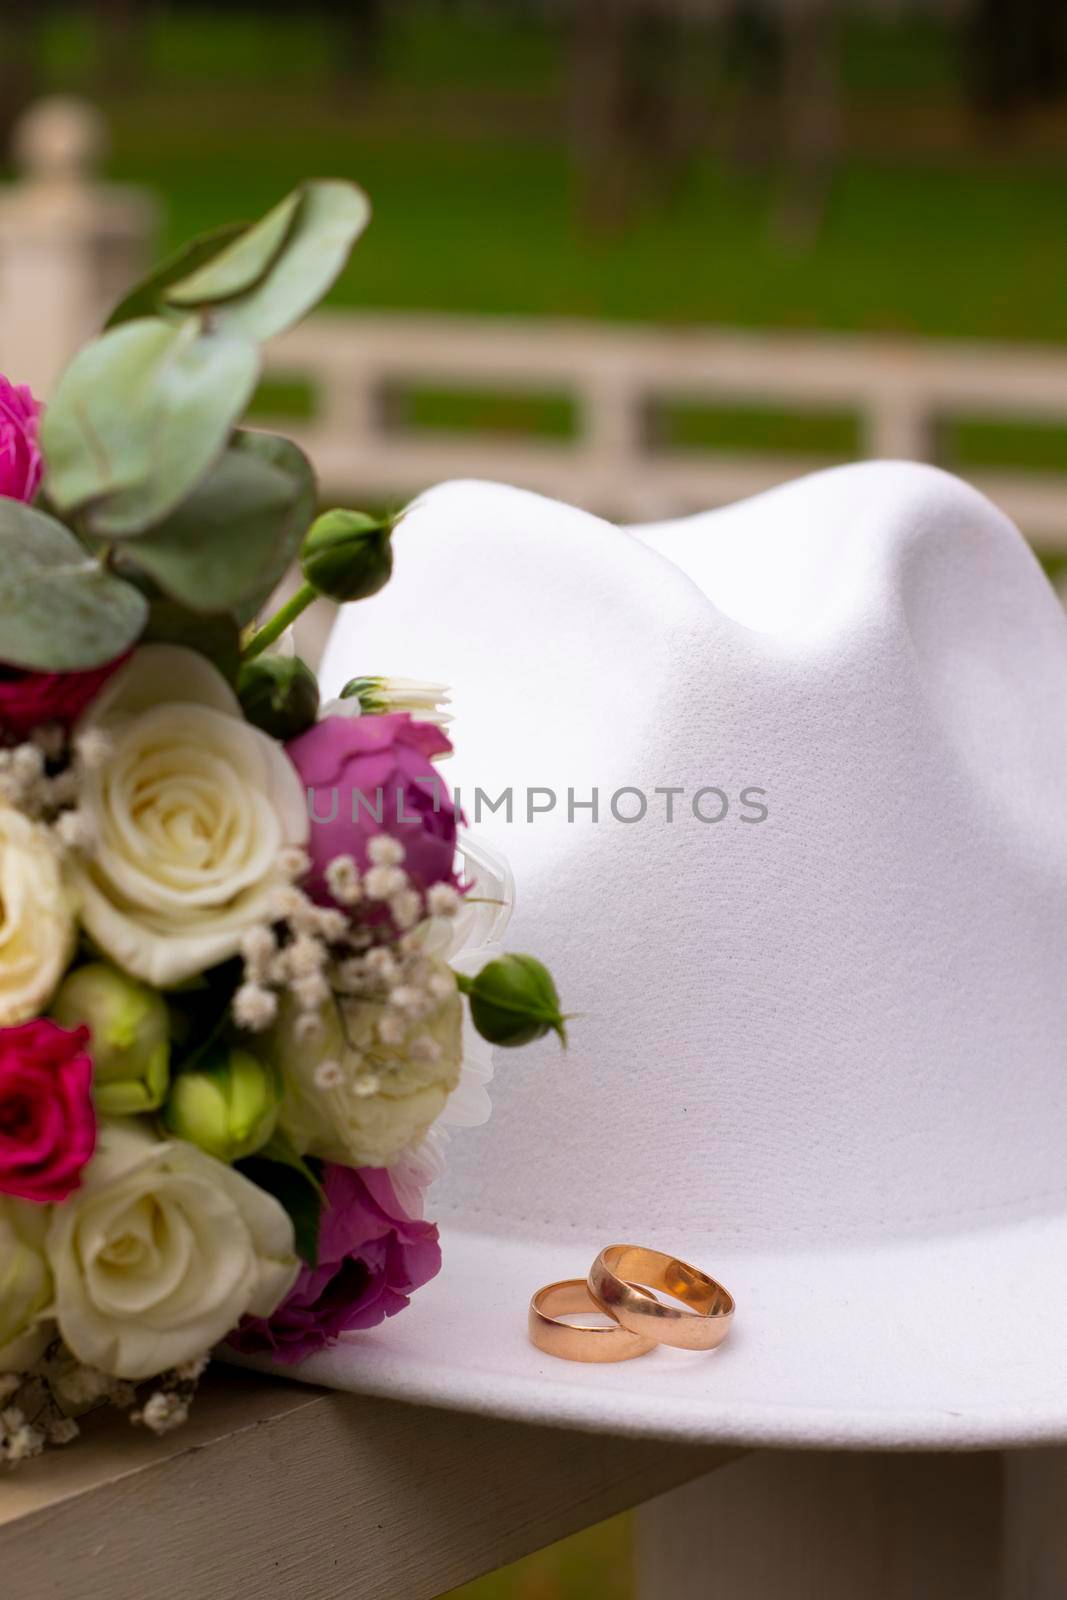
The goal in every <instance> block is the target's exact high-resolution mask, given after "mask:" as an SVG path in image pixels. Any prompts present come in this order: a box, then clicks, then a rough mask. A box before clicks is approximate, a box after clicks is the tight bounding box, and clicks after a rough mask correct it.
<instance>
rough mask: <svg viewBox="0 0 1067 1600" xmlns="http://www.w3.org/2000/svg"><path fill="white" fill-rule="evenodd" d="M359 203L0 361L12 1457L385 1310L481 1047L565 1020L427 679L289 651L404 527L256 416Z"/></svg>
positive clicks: (470, 1091)
mask: <svg viewBox="0 0 1067 1600" xmlns="http://www.w3.org/2000/svg"><path fill="white" fill-rule="evenodd" d="M368 214H369V213H368V206H367V202H366V200H365V199H364V197H363V195H362V194H361V193H360V192H359V191H358V190H357V189H355V188H354V187H352V186H351V185H348V184H345V183H340V182H317V183H308V184H305V185H303V186H302V187H301V188H300V189H299V190H297V191H296V192H295V193H294V194H292V195H290V196H289V197H288V198H287V199H286V200H284V201H283V202H282V203H281V204H280V205H279V206H277V207H276V208H275V209H274V210H273V211H271V212H270V213H269V214H268V215H267V216H266V217H265V218H263V220H262V221H261V222H259V223H257V224H255V225H254V226H251V227H234V228H228V229H225V230H223V231H221V232H219V233H216V234H214V235H211V236H210V237H207V238H204V239H201V240H199V241H197V242H196V243H195V244H193V245H192V246H191V247H190V248H188V249H187V250H185V251H184V252H183V253H182V254H181V255H180V256H179V257H178V258H177V259H175V260H173V261H171V262H170V263H169V264H168V265H166V266H165V267H164V268H162V269H161V270H160V271H158V272H157V273H156V274H155V275H154V276H153V277H152V278H150V279H149V280H148V281H147V282H145V283H144V284H142V285H141V286H140V287H139V288H137V289H136V290H135V291H134V292H133V293H132V294H131V295H130V296H129V297H128V298H127V299H126V300H125V301H124V302H123V303H122V304H121V305H120V306H119V307H118V308H117V309H116V311H115V312H114V313H113V315H112V317H111V319H110V322H109V324H108V327H107V329H106V330H105V332H104V333H103V335H102V336H101V337H100V338H99V339H97V340H96V341H95V342H94V343H92V344H90V345H89V346H88V347H87V348H86V349H84V350H83V351H82V352H81V353H80V354H79V355H78V356H77V357H76V359H75V360H74V361H73V363H72V364H71V366H70V367H69V369H68V370H67V371H66V373H65V374H64V376H63V377H62V379H61V381H60V383H59V385H58V388H57V390H56V393H55V396H54V398H53V399H52V401H51V403H50V404H49V406H48V407H47V409H45V410H43V411H42V408H41V407H40V406H39V405H38V404H37V402H36V401H35V400H34V398H33V396H32V395H31V394H30V393H29V391H28V390H27V389H26V388H16V387H14V386H12V385H11V384H10V383H8V382H7V380H0V496H2V498H0V1460H3V1461H7V1462H14V1461H18V1460H21V1459H24V1458H25V1457H27V1456H30V1455H34V1454H36V1453H37V1452H38V1451H39V1450H41V1449H42V1448H43V1447H44V1445H45V1444H46V1443H57V1444H58V1443H65V1442H67V1441H68V1440H69V1439H71V1438H73V1437H74V1435H75V1434H76V1433H77V1423H76V1422H75V1421H74V1420H73V1419H74V1417H76V1416H77V1415H78V1414H79V1413H80V1412H81V1411H83V1410H84V1409H86V1408H87V1407H89V1406H92V1405H94V1404H97V1403H100V1402H103V1401H110V1402H112V1403H114V1404H116V1405H119V1406H121V1407H124V1408H127V1409H128V1410H129V1412H130V1415H131V1416H132V1418H133V1419H134V1420H135V1421H139V1422H141V1423H143V1424H145V1425H146V1426H148V1427H150V1428H152V1429H154V1430H155V1431H157V1432H164V1431H166V1430H167V1429H168V1428H170V1427H173V1426H175V1425H177V1424H178V1423H180V1422H181V1421H182V1420H184V1418H185V1416H186V1414H187V1411H188V1406H189V1403H190V1400H191V1398H192V1395H193V1392H194V1390H195V1387H196V1383H197V1380H198V1378H199V1376H200V1374H201V1373H202V1371H203V1369H204V1367H205V1365H206V1363H207V1360H208V1358H209V1355H210V1353H211V1351H212V1349H213V1348H214V1347H215V1346H216V1345H218V1344H219V1343H221V1342H223V1341H228V1342H229V1344H230V1345H231V1346H232V1347H234V1348H236V1349H237V1350H238V1351H243V1352H253V1353H264V1354H266V1355H268V1356H270V1357H271V1358H272V1359H274V1360H277V1361H282V1362H287V1361H296V1360H299V1359H301V1358H302V1357H304V1356H305V1355H307V1354H309V1353H311V1352H312V1351H314V1350H316V1349H319V1348H322V1347H323V1346H324V1345H326V1344H328V1343H329V1342H330V1341H332V1340H334V1339H336V1338H337V1337H338V1336H339V1335H341V1334H343V1333H346V1332H350V1331H352V1330H358V1329H362V1328H368V1327H371V1326H372V1325H374V1324H375V1323H377V1322H379V1321H380V1320H381V1319H382V1318H383V1317H386V1316H391V1315H392V1314H393V1313H395V1312H397V1311H400V1310H401V1309H402V1308H403V1307H404V1306H406V1304H407V1302H408V1297H409V1295H410V1294H411V1292H412V1291H413V1290H414V1289H416V1288H418V1287H419V1286H420V1285H421V1284H423V1283H425V1282H426V1281H427V1280H428V1279H429V1278H431V1277H432V1276H433V1275H434V1273H435V1272H436V1271H437V1270H438V1267H439V1265H440V1252H439V1248H438V1242H437V1231H436V1229H435V1228H434V1226H433V1225H432V1224H431V1223H430V1222H428V1221H427V1220H425V1219H424V1217H423V1205H422V1197H423V1193H424V1191H425V1188H426V1185H427V1184H428V1182H429V1181H430V1179H431V1178H432V1177H433V1176H434V1175H435V1173H436V1171H437V1167H438V1163H439V1159H440V1145H441V1140H442V1133H441V1130H442V1127H443V1126H446V1125H447V1124H448V1123H449V1122H450V1121H451V1122H455V1123H461V1124H462V1123H473V1122H477V1121H479V1120H481V1119H482V1118H483V1117H484V1115H485V1113H486V1109H487V1108H486V1098H485V1088H484V1085H485V1081H486V1079H487V1078H488V1076H489V1071H490V1067H489V1064H488V1062H487V1060H486V1055H485V1052H486V1051H487V1049H488V1044H498V1045H519V1044H523V1043H526V1042H529V1041H531V1040H533V1039H536V1038H539V1037H541V1036H543V1035H544V1034H545V1033H547V1032H548V1031H549V1030H555V1031H556V1032H557V1033H558V1034H559V1035H560V1037H561V1038H562V1036H563V1018H562V1017H561V1015H560V1009H559V1002H558V999H557V996H556V992H555V988H554V986H553V983H552V980H551V978H550V976H549V974H548V973H547V971H546V970H545V968H544V967H543V966H541V965H540V963H539V962H537V961H536V960H535V959H534V958H532V957H530V956H520V955H508V954H505V953H503V952H502V951H501V950H500V948H499V944H498V940H499V935H500V932H501V931H502V928H503V925H504V923H505V922H506V918H507V914H508V906H509V896H510V885H509V879H508V875H507V869H506V867H504V866H503V865H502V864H501V863H499V862H496V861H494V860H493V859H492V858H491V857H489V856H488V855H487V854H486V853H485V852H483V851H481V850H479V849H478V848H477V847H476V846H475V845H473V844H472V843H467V844H462V843H461V842H460V839H461V835H460V833H459V825H460V823H461V820H462V819H461V818H460V817H458V816H457V814H456V812H455V810H454V808H453V805H452V802H451V800H450V798H449V795H448V791H447V789H446V787H445V786H444V784H443V782H442V780H441V777H440V773H439V768H438V765H437V763H438V762H439V761H440V760H441V758H443V757H444V756H446V755H447V754H448V753H449V751H450V749H451V746H450V743H449V740H448V737H447V735H446V733H445V731H444V730H445V726H446V725H447V723H448V721H449V718H448V716H447V713H446V711H445V709H444V708H445V705H446V703H447V695H446V694H445V692H444V691H443V690H441V689H438V688H437V687H435V686H434V685H426V684H413V683H408V682H403V681H393V682H390V681H387V680H383V679H381V678H375V677H373V676H370V675H368V676H366V677H361V678H358V679H354V680H353V681H352V682H351V683H350V684H349V685H348V686H347V688H346V690H345V691H344V694H343V695H342V697H341V698H340V699H339V700H338V701H336V702H333V703H331V704H329V705H320V703H319V691H318V687H317V684H316V681H315V678H314V676H313V674H312V672H311V671H310V670H309V668H308V667H307V666H306V665H305V664H304V663H303V662H302V661H301V660H300V659H299V658H298V657H297V656H296V655H295V654H294V653H293V650H292V647H291V645H290V644H289V638H290V634H289V631H288V625H289V624H290V623H291V622H292V621H293V619H294V618H295V617H296V616H297V614H298V613H299V612H300V611H301V610H302V609H303V607H304V606H306V605H308V604H310V603H311V602H312V601H313V600H314V599H315V598H316V597H317V596H319V595H325V596H328V597H330V598H332V599H334V600H337V601H342V602H344V601H358V600H360V599H362V598H364V597H366V596H369V595H371V594H374V593H375V592H376V591H377V590H379V589H380V588H381V587H382V586H383V584H385V583H386V582H387V580H388V578H389V576H390V571H391V566H392V544H393V534H394V529H395V527H396V526H397V524H398V522H399V521H400V519H394V520H380V519H375V518H373V517H370V516H366V515H363V514H361V513H357V512H352V511H346V510H328V511H326V512H325V513H324V514H321V515H319V514H317V512H318V505H317V495H316V486H315V480H314V475H313V472H312V468H311V465H310V463H309V462H308V461H307V460H306V459H305V457H304V456H303V455H302V453H301V451H300V450H299V449H298V448H297V447H296V445H294V444H293V443H291V442H290V441H289V440H287V439H283V438H277V437H274V436H271V435H268V434H264V433H257V432H247V431H242V430H241V429H240V428H239V427H238V423H239V420H240V418H241V416H242V413H243V412H244V409H245V407H246V405H247V403H248V401H249V399H250V398H251V395H252V393H253V390H254V388H255V386H256V382H257V378H258V374H259V370H260V355H259V346H260V344H261V343H262V341H264V340H265V339H267V338H269V337H271V336H272V335H274V334H277V333H280V332H281V331H282V330H283V329H285V328H287V327H289V326H291V324H292V323H293V322H295V321H296V320H297V319H298V318H300V317H301V316H303V314H304V313H305V312H306V311H308V310H309V309H310V307H311V306H312V305H314V304H315V302H316V301H317V300H318V299H319V298H320V297H321V295H322V294H323V293H324V292H325V291H326V289H327V288H328V287H329V285H330V284H331V282H332V281H333V279H334V278H335V277H336V275H337V273H338V272H339V270H340V269H341V267H342V265H343V264H344V261H345V260H346V258H347V255H348V252H349V250H350V248H351V246H352V244H353V243H354V241H355V239H356V238H357V237H358V235H359V233H360V232H361V231H362V229H363V227H364V226H365V223H366V221H367V218H368ZM294 565H295V566H298V567H299V569H300V572H301V575H302V582H301V584H300V586H299V587H298V588H297V589H296V590H295V592H293V593H291V595H290V598H289V599H288V600H287V601H286V602H285V603H284V604H283V605H281V607H280V609H279V610H278V611H277V612H276V613H275V614H274V615H272V616H266V617H265V616H264V615H263V610H264V607H265V606H266V604H267V602H268V600H269V597H270V596H271V595H272V594H273V593H274V591H275V590H276V589H277V587H278V585H279V583H280V581H281V579H282V578H283V576H284V575H285V574H286V573H287V572H288V571H289V570H290V569H291V568H293V567H294ZM373 666H374V663H373V662H368V663H366V667H367V669H368V672H370V671H371V669H373Z"/></svg>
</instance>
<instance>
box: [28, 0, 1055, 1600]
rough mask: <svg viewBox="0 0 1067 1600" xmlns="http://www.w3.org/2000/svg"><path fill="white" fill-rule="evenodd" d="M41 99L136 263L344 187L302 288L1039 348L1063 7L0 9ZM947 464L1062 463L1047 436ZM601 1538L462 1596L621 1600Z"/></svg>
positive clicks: (337, 300)
mask: <svg viewBox="0 0 1067 1600" xmlns="http://www.w3.org/2000/svg"><path fill="white" fill-rule="evenodd" d="M54 91H65V92H74V93H78V94H82V95H85V96H87V97H88V98H90V99H92V100H94V101H96V102H97V103H98V104H100V105H101V106H102V107H103V109H104V111H105V113H106V116H107V119H108V122H109V125H110V128H111V135H112V148H111V152H110V156H109V161H108V170H109V172H110V174H111V175H112V176H113V177H115V178H117V179H122V180H127V181H132V182H136V183H139V184H144V185H146V186H148V187H150V188H152V189H154V190H155V191H156V192H157V193H158V194H159V195H160V196H161V198H162V200H163V202H164V205H165V208H166V226H167V234H168V237H167V238H166V239H165V240H164V241H163V242H164V244H166V245H168V246H169V245H172V244H175V243H177V242H178V241H180V240H182V239H184V238H187V237H188V236H189V235H191V234H193V233H196V232H199V231H200V230H202V229H204V228H206V227H209V226H211V225H213V224H217V223H221V222H224V221H228V220H230V219H232V218H234V217H237V216H241V215H247V216H253V217H254V216H256V215H258V214H259V213H260V212H262V211H264V210H265V209H266V208H267V207H268V206H269V205H270V204H271V202H272V201H274V200H275V199H277V198H278V197H279V196H281V195H282V194H283V193H284V192H285V191H286V190H287V189H288V188H290V187H291V186H292V185H293V184H294V183H295V182H296V181H298V180H299V179H300V178H301V177H303V176H306V175H308V174H331V175H333V174H335V175H339V176H341V175H343V176H351V177H353V178H356V179H357V180H358V181H359V182H361V183H362V184H363V185H364V186H365V187H366V188H367V189H368V190H369V192H370V194H371V196H372V199H373V201H374V205H375V211H376V220H375V223H374V225H373V227H372V228H371V230H370V232H369V234H368V235H367V238H366V240H365V241H364V242H363V243H361V245H360V247H359V249H358V250H357V251H356V252H355V255H354V257H353V261H352V264H351V266H350V268H349V269H348V271H347V272H346V274H345V275H344V277H343V278H342V279H341V281H340V282H339V284H338V285H337V287H336V289H335V291H334V293H333V296H332V302H333V303H334V304H339V305H352V306H375V307H387V308H397V309H404V308H426V309H434V310H442V311H462V312H474V313H479V314H492V313H509V312H510V313H519V314H528V315H538V314H553V315H575V316H584V317H600V318H614V319H637V320H641V321H648V322H671V323H687V322H689V323H720V324H730V325H737V326H764V327H790V328H805V329H856V330H869V331H880V332H887V333H904V334H918V335H930V336H938V337H976V338H996V339H1008V340H1028V341H1041V342H1046V343H1049V342H1051V343H1061V342H1067V293H1065V292H1064V284H1065V282H1067V204H1065V199H1067V4H1065V3H1064V0H569V3H568V0H334V3H327V0H304V4H303V5H301V6H299V7H294V6H293V5H291V4H283V3H282V0H214V3H212V4H211V5H210V6H208V5H201V4H197V3H188V0H181V3H178V0H172V3H169V4H168V3H165V0H84V3H82V4H74V3H63V0H31V4H30V5H28V6H27V5H26V4H25V0H18V3H16V0H0V148H2V147H3V146H4V145H5V144H6V142H7V137H8V135H9V133H10V129H11V126H12V124H13V122H14V120H15V118H16V117H17V115H18V114H19V112H20V111H21V110H22V109H23V108H24V107H25V105H26V104H27V103H28V102H29V101H30V100H31V99H33V98H34V97H35V96H37V95H38V94H41V93H44V92H54ZM294 404H298V398H297V399H296V400H294ZM426 404H427V406H428V407H429V409H430V411H431V412H432V397H429V398H428V399H427V401H426ZM430 420H431V421H432V420H433V419H432V416H431V417H430ZM475 420H484V419H475ZM545 425H546V427H547V428H548V429H549V430H551V429H552V428H553V427H556V426H557V425H558V429H560V430H562V429H563V428H565V426H566V421H565V419H557V421H554V420H553V418H552V417H551V416H548V417H547V421H546V424H545ZM688 425H689V426H693V425H694V424H693V419H692V418H690V421H689V424H688ZM710 425H711V426H713V427H714V428H715V430H717V432H716V437H717V439H718V440H719V442H722V441H723V437H724V435H723V430H724V429H725V430H726V443H727V444H729V443H730V442H731V438H730V432H729V430H730V427H731V421H730V418H729V417H728V416H725V415H724V414H723V413H722V412H719V413H717V414H716V416H715V418H714V421H713V423H712V424H710ZM791 425H795V419H793V423H792V424H791V423H790V420H789V419H788V418H782V419H778V421H777V422H776V421H775V420H774V419H773V418H771V419H770V420H769V421H768V419H766V418H765V419H764V420H763V423H762V424H760V426H762V427H764V428H765V429H766V428H767V427H771V428H772V429H773V430H776V437H778V438H780V435H781V432H782V430H783V429H788V427H789V426H791ZM817 425H821V426H823V427H825V426H826V424H825V422H823V423H822V424H817ZM749 426H751V424H750V423H746V422H744V421H743V420H739V421H738V422H737V425H736V430H735V431H736V438H737V442H739V443H741V444H743V443H745V442H746V439H745V435H744V430H745V428H746V427H749ZM805 426H809V427H810V426H812V424H810V423H809V424H805ZM697 431H698V432H699V428H698V429H697ZM762 442H763V443H766V439H764V440H763V441H762ZM780 442H781V443H783V444H784V445H785V446H786V447H788V448H803V447H804V445H805V442H806V440H805V438H804V437H785V438H780ZM822 442H823V443H825V444H828V445H829V447H830V448H840V450H841V452H842V453H843V454H847V453H849V452H850V451H851V449H852V445H853V442H854V441H852V439H851V438H849V437H843V438H842V439H841V440H835V439H829V440H823V441H822ZM953 459H954V463H955V464H957V465H962V466H964V467H966V466H967V465H968V464H971V463H984V464H1004V465H1015V464H1018V465H1023V466H1034V467H1042V468H1049V469H1056V468H1058V469H1060V470H1062V469H1063V466H1064V463H1065V462H1067V430H1064V429H1059V428H1053V427H1047V426H1046V427H1035V428H1028V427H1023V426H1019V425H1016V426H1014V427H998V426H995V425H991V424H971V425H970V427H969V428H968V427H967V426H962V425H961V426H960V427H959V428H958V430H957V436H956V438H955V439H954V441H953ZM628 1537H629V1534H628V1524H627V1522H626V1521H625V1519H623V1520H621V1521H617V1522H615V1523H612V1524H608V1525H605V1527H604V1528H603V1529H599V1530H593V1531H592V1532H591V1533H589V1534H586V1535H582V1536H580V1537H579V1538H577V1539H574V1540H569V1541H566V1543H565V1544H564V1545H562V1546H559V1547H557V1548H556V1549H555V1550H554V1551H549V1552H545V1553H543V1554H542V1555H540V1556H538V1557H535V1558H532V1559H531V1561H529V1562H526V1563H523V1564H522V1565H521V1567H520V1568H517V1569H514V1570H513V1571H511V1572H509V1573H507V1574H500V1575H496V1576H494V1577H492V1578H489V1579H486V1580H484V1581H483V1582H482V1583H480V1584H476V1585H473V1586H471V1587H470V1589H469V1590H468V1591H464V1593H465V1594H466V1595H468V1596H469V1597H470V1600H475V1597H477V1600H573V1597H577V1596H589V1597H591V1600H627V1596H628V1595H629V1594H630V1587H629V1579H628V1556H627V1551H628V1543H627V1541H628Z"/></svg>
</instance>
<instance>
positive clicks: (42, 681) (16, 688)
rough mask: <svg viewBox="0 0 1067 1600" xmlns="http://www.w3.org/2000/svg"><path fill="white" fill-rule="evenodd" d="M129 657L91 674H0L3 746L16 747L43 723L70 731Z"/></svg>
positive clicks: (15, 672) (118, 659) (0, 737)
mask: <svg viewBox="0 0 1067 1600" xmlns="http://www.w3.org/2000/svg"><path fill="white" fill-rule="evenodd" d="M128 659H129V657H128V654H127V655H122V656H119V657H118V658H117V659H116V660H115V661H109V662H108V663H107V664H106V666H103V667H92V668H91V669H90V670H89V671H88V672H18V671H15V670H14V669H12V670H11V671H9V672H8V673H4V672H2V671H0V743H4V742H7V743H9V744H17V743H18V742H19V741H20V740H22V739H25V738H26V737H27V735H29V734H31V733H32V732H33V730H34V728H39V727H40V726H41V724H42V723H44V722H58V723H60V724H61V725H62V726H63V727H64V728H70V727H72V726H73V725H74V723H75V722H77V720H78V718H79V717H80V716H81V714H82V712H83V711H84V710H86V708H87V707H88V706H89V704H90V702H91V701H93V700H95V698H96V696H97V695H98V694H99V692H100V690H101V689H102V688H103V687H104V684H105V683H106V682H107V680H108V679H109V678H110V676H111V674H112V673H113V672H115V671H116V670H117V669H118V668H119V667H121V666H122V665H123V664H124V663H125V662H126V661H127V660H128Z"/></svg>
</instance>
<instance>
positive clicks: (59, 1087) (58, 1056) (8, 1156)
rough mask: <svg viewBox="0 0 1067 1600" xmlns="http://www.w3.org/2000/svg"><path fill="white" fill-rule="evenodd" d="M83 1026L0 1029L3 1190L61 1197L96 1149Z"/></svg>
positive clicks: (41, 1023) (44, 1023)
mask: <svg viewBox="0 0 1067 1600" xmlns="http://www.w3.org/2000/svg"><path fill="white" fill-rule="evenodd" d="M88 1043H89V1030H88V1028H61V1027H59V1025H58V1024H57V1023H55V1022H50V1021H49V1020H48V1018H47V1017H43V1018H39V1019H38V1020H37V1021H36V1022H24V1023H22V1024H21V1025H20V1026H19V1027H17V1028H2V1029H0V1193H3V1194H13V1195H17V1196H18V1198H19V1199H20V1200H38V1201H41V1202H43V1203H44V1202H50V1201H59V1200H65V1199H66V1198H67V1196H68V1195H69V1194H70V1193H71V1191H72V1190H74V1189H76V1188H77V1187H78V1183H79V1180H80V1178H81V1171H82V1168H83V1167H84V1166H85V1163H86V1162H87V1161H88V1160H89V1157H90V1156H91V1155H92V1153H93V1150H94V1149H95V1147H96V1117H95V1115H94V1112H93V1102H92V1095H91V1092H90V1091H91V1088H92V1080H93V1064H92V1061H91V1060H90V1059H89V1054H88V1050H87V1046H88Z"/></svg>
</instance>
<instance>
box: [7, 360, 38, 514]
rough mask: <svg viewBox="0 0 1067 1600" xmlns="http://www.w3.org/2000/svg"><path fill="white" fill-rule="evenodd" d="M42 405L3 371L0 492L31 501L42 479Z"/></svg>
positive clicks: (25, 388)
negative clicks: (39, 437)
mask: <svg viewBox="0 0 1067 1600" xmlns="http://www.w3.org/2000/svg"><path fill="white" fill-rule="evenodd" d="M40 418H41V407H40V404H39V402H38V401H36V400H35V399H34V398H33V395H32V394H31V393H30V391H29V389H27V387H26V385H25V384H20V385H19V386H18V387H17V388H16V386H15V385H14V384H13V383H9V382H8V380H7V379H6V378H5V377H4V376H3V375H2V374H0V495H3V496H4V497H5V499H8V500H25V501H30V500H32V499H33V497H34V495H35V494H36V493H37V490H38V487H39V485H40V482H41V452H40V450H39V449H38V447H37V429H38V425H39V423H40Z"/></svg>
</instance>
